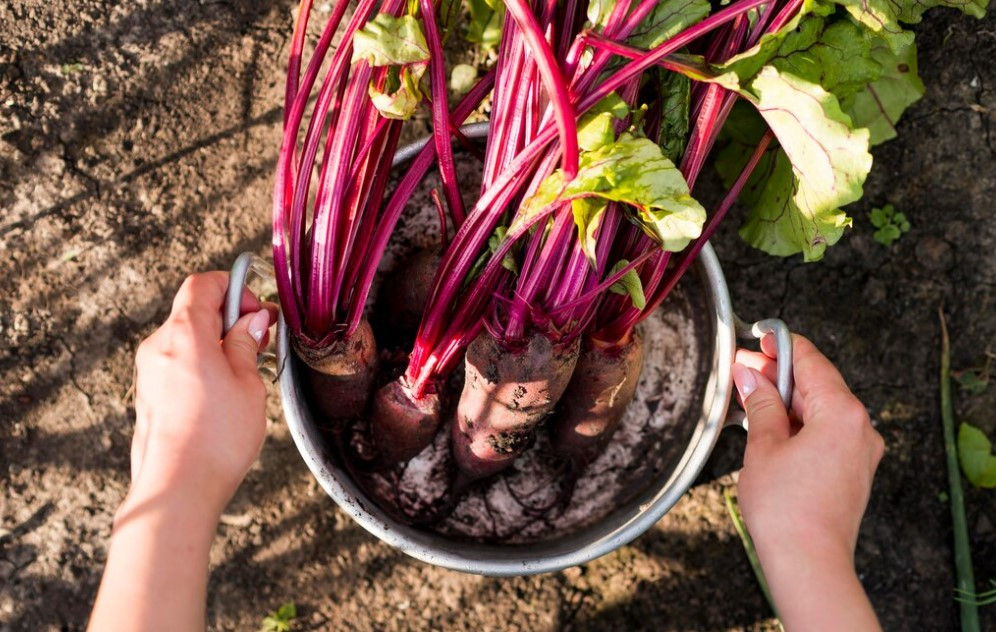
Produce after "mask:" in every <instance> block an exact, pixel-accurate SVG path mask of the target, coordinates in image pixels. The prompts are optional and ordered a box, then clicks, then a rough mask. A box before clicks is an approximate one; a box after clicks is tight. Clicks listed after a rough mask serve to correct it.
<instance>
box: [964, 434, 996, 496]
mask: <svg viewBox="0 0 996 632" xmlns="http://www.w3.org/2000/svg"><path fill="white" fill-rule="evenodd" d="M992 447H993V446H992V442H990V441H989V438H988V437H986V435H985V433H983V432H982V431H981V430H979V429H978V428H976V427H975V426H972V425H969V424H966V423H962V424H961V425H960V426H959V427H958V461H959V462H960V463H961V471H962V472H964V473H965V478H967V479H968V482H969V483H971V484H972V485H975V486H976V487H985V488H990V489H991V488H996V455H994V454H993V453H992Z"/></svg>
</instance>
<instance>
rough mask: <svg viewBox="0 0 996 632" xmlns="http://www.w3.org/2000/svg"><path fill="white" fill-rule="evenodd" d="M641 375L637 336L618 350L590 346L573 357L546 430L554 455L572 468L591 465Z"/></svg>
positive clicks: (636, 332) (639, 337) (640, 338)
mask: <svg viewBox="0 0 996 632" xmlns="http://www.w3.org/2000/svg"><path fill="white" fill-rule="evenodd" d="M642 369H643V336H642V335H641V334H640V332H639V330H634V331H633V333H632V335H631V336H630V337H629V340H628V341H626V342H625V343H623V344H621V345H605V344H602V343H599V342H598V341H591V342H589V343H588V344H587V345H585V349H584V351H583V352H582V353H581V355H580V356H579V357H578V362H577V366H576V367H575V368H574V375H573V377H571V382H570V384H569V385H568V386H567V390H566V391H565V392H564V396H563V397H562V398H561V400H560V406H559V407H558V409H557V413H556V415H555V416H554V419H553V422H552V424H551V428H550V434H551V441H552V443H553V448H554V450H555V451H556V453H557V454H558V455H559V456H561V457H564V458H566V459H568V460H569V461H570V462H571V464H572V465H574V466H575V467H584V466H586V465H588V464H589V463H591V462H592V461H594V460H595V458H596V457H597V456H598V455H599V454H600V453H601V451H602V450H603V449H604V448H605V445H606V444H607V443H608V442H609V440H610V439H611V438H612V434H613V433H614V432H615V430H616V428H617V427H618V426H619V422H620V421H621V420H622V417H623V414H624V413H625V412H626V406H627V405H628V404H629V402H630V400H632V399H633V395H634V394H635V393H636V386H637V384H638V383H639V381H640V372H641V370H642Z"/></svg>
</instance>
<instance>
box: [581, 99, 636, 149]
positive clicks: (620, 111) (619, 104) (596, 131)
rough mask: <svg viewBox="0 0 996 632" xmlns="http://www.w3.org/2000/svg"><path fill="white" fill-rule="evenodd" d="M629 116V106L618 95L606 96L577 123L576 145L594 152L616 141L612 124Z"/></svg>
mask: <svg viewBox="0 0 996 632" xmlns="http://www.w3.org/2000/svg"><path fill="white" fill-rule="evenodd" d="M627 114H629V106H628V105H626V102H625V101H623V100H622V99H621V98H620V97H619V95H618V94H616V93H615V92H610V93H609V94H608V96H606V97H605V98H604V99H602V100H601V101H599V102H598V103H596V104H595V105H594V107H592V108H591V110H589V111H588V112H587V113H586V114H585V115H584V116H582V117H581V120H580V121H578V145H580V147H581V149H584V150H585V151H594V150H596V149H598V148H599V147H602V146H603V145H608V144H609V143H611V142H612V141H614V140H615V139H616V135H615V130H614V129H613V124H614V123H615V121H616V120H622V119H624V118H626V115H627Z"/></svg>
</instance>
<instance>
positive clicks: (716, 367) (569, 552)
mask: <svg viewBox="0 0 996 632" xmlns="http://www.w3.org/2000/svg"><path fill="white" fill-rule="evenodd" d="M464 133H465V134H466V135H467V136H469V137H471V138H483V137H485V136H486V134H487V126H486V124H479V125H476V126H468V127H465V128H464ZM426 142H427V141H421V142H420V143H416V144H415V145H410V146H408V147H404V148H402V149H400V150H399V151H398V154H397V157H396V159H395V163H394V164H395V166H397V165H399V164H401V163H402V162H404V161H405V160H409V159H411V158H412V157H414V156H415V155H416V154H417V153H418V151H419V150H420V149H421V148H422V147H423V146H424V145H425V143H426ZM241 261H243V258H242V257H240V258H239V260H238V261H237V265H243V266H244V264H240V263H239V262H241ZM696 267H697V270H698V273H699V282H700V283H701V285H702V289H703V291H704V293H705V295H706V299H707V302H708V304H709V312H710V313H711V314H712V315H713V316H712V319H713V330H714V332H715V339H714V341H713V348H712V358H711V362H710V364H709V366H710V368H711V370H710V374H709V376H708V379H707V380H706V385H705V390H704V395H703V406H702V414H701V416H700V417H699V419H698V422H697V424H696V426H695V429H694V432H693V434H692V437H691V439H690V441H689V444H688V447H687V448H686V450H685V452H684V454H683V455H682V457H681V459H680V461H679V462H678V465H677V466H676V467H675V468H674V470H673V472H672V473H671V474H670V476H669V477H668V478H667V480H664V481H662V482H661V484H659V485H656V486H654V487H652V488H650V489H647V490H645V491H644V492H643V493H641V494H639V495H637V496H636V497H635V498H633V499H632V500H631V501H629V502H627V503H625V504H624V505H622V506H620V507H617V508H616V509H615V511H613V512H612V513H610V514H609V515H608V516H606V517H605V518H604V519H603V520H601V521H599V522H597V523H596V524H593V525H591V526H589V527H586V528H584V529H582V530H580V531H577V532H573V533H570V534H567V535H565V536H563V537H560V538H558V539H556V540H551V541H544V542H540V543H531V544H517V545H495V544H481V543H473V542H465V541H455V540H452V539H448V538H445V537H443V536H440V535H438V534H436V533H433V532H429V531H425V530H421V529H417V528H414V527H412V526H409V525H406V524H403V523H400V522H398V521H396V520H394V519H393V518H391V517H390V516H389V515H387V513H386V512H384V511H382V510H381V509H380V508H379V507H377V505H376V504H374V503H373V502H372V501H371V500H369V499H368V498H367V497H366V496H365V494H364V493H363V491H362V490H361V489H359V487H358V486H357V485H356V484H355V483H354V482H353V480H352V479H351V477H350V476H349V475H348V474H347V472H346V471H345V470H344V469H343V468H342V467H341V466H340V464H339V463H338V462H337V460H336V458H335V456H334V455H333V454H332V453H331V452H330V451H328V449H327V447H326V442H325V440H324V438H323V437H322V436H321V434H320V432H319V430H318V428H317V426H316V424H315V422H314V419H313V418H312V415H311V411H310V410H309V407H308V406H307V403H306V402H307V400H306V397H305V393H304V390H303V385H302V380H301V379H300V378H299V373H298V371H299V365H298V363H297V362H296V361H295V358H294V355H293V352H292V351H291V345H290V338H289V335H288V331H287V326H286V323H285V321H284V319H283V315H282V314H281V315H280V318H279V321H278V325H277V359H278V372H279V376H280V395H281V398H282V400H283V409H284V416H285V417H286V419H287V425H288V427H289V429H290V432H291V436H292V437H293V439H294V443H295V444H296V445H297V448H298V450H299V451H300V453H301V456H302V457H303V458H304V460H305V462H306V463H307V465H308V468H309V469H310V470H311V472H312V474H314V476H315V478H316V479H317V480H318V482H319V484H320V485H321V486H322V488H323V489H324V490H325V491H326V492H327V493H328V494H329V495H330V496H331V497H332V498H333V499H334V500H335V502H336V503H337V504H338V505H339V506H340V507H341V508H342V509H343V511H345V512H346V513H347V514H349V515H350V516H351V517H352V518H353V520H355V521H356V522H357V523H359V524H360V525H361V526H362V527H363V528H364V529H366V530H367V531H369V532H370V533H372V534H373V535H375V536H377V537H378V538H380V539H381V540H383V541H384V542H386V543H387V544H390V545H391V546H394V547H396V548H397V549H399V550H401V551H402V552H404V553H406V554H408V555H411V556H412V557H415V558H417V559H419V560H422V561H424V562H427V563H429V564H435V565H437V566H442V567H445V568H449V569H452V570H457V571H462V572H466V573H476V574H480V575H488V576H496V577H504V576H516V575H530V574H536V573H545V572H552V571H557V570H561V569H564V568H567V567H570V566H575V565H578V564H583V563H585V562H589V561H591V560H593V559H595V558H597V557H600V556H602V555H605V554H607V553H609V552H611V551H614V550H615V549H617V548H619V547H621V546H623V545H625V544H627V543H628V542H630V541H632V540H633V539H634V538H636V537H638V536H639V535H640V534H642V533H643V532H645V531H646V530H647V529H649V528H650V527H651V526H652V525H653V524H654V523H656V522H657V521H658V520H660V518H661V517H662V516H663V515H664V514H665V513H667V511H668V510H669V509H670V508H671V507H673V506H674V504H675V503H676V502H678V500H679V499H680V498H681V496H682V495H683V494H684V493H685V492H686V491H687V490H688V488H689V487H690V486H691V485H692V483H693V482H694V480H695V478H696V477H697V476H698V474H699V472H701V470H702V468H703V466H704V465H705V462H706V459H707V458H708V457H709V454H710V452H711V451H712V449H713V446H714V445H715V443H716V440H717V438H718V436H719V432H720V431H721V430H722V428H723V426H724V422H725V420H726V418H727V409H728V407H729V404H730V396H731V392H732V384H733V382H732V377H731V369H732V366H733V358H734V352H735V349H736V317H735V316H734V314H733V309H732V306H731V303H730V294H729V291H728V289H727V286H726V280H725V278H724V277H723V273H722V269H721V268H720V265H719V260H718V259H717V258H716V254H715V252H714V251H713V249H712V246H711V245H709V244H706V245H705V247H704V248H703V249H702V252H701V253H700V255H699V257H698V259H697V260H696ZM241 269H242V268H241V267H240V268H239V269H237V270H233V276H232V285H231V286H230V288H234V287H236V286H238V287H241V283H239V282H238V278H239V277H237V275H236V273H238V274H239V275H240V276H241V278H244V273H242V272H241ZM239 296H240V292H237V291H230V292H229V297H228V304H227V305H226V315H227V313H228V311H229V310H230V309H232V303H233V302H234V303H235V306H234V310H235V311H234V313H235V314H236V318H237V314H238V300H239V299H238V298H237V297H239ZM226 317H227V316H226ZM226 322H227V321H226ZM233 322H234V321H233ZM763 323H768V324H767V325H763ZM755 325H756V326H757V327H762V328H763V327H768V326H770V327H771V328H772V330H773V331H775V332H776V335H779V333H778V332H780V331H782V330H781V329H780V328H779V326H777V325H773V324H772V323H771V322H770V321H759V323H756V324H755ZM782 326H783V325H782ZM753 327H754V326H752V329H753ZM758 331H762V329H758ZM787 331H788V330H787V328H785V329H784V333H786V334H787ZM754 335H756V334H754ZM780 344H781V339H780ZM789 344H790V343H789ZM788 349H789V350H788V351H783V347H779V359H780V362H779V367H780V370H781V369H782V368H783V367H787V368H785V370H787V371H788V375H791V364H790V361H791V348H790V346H789V348H788ZM786 360H788V361H786ZM779 382H780V383H779V386H780V388H781V387H782V386H784V385H785V384H786V383H785V382H783V381H782V380H781V379H780V380H779ZM787 384H788V386H787V388H788V389H789V390H788V392H791V383H790V382H789V383H787ZM784 392H785V391H783V394H784Z"/></svg>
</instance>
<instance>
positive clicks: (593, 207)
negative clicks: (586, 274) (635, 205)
mask: <svg viewBox="0 0 996 632" xmlns="http://www.w3.org/2000/svg"><path fill="white" fill-rule="evenodd" d="M608 204H609V203H608V202H607V201H605V200H602V199H600V198H577V199H576V200H571V212H573V213H574V223H575V224H576V225H577V227H578V241H579V242H580V245H581V251H582V252H583V253H584V254H585V256H586V257H587V258H588V262H589V263H591V267H592V268H597V267H598V261H597V259H596V257H595V235H596V233H597V232H598V227H599V225H600V224H601V223H602V214H603V213H604V211H605V207H606V206H608Z"/></svg>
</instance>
